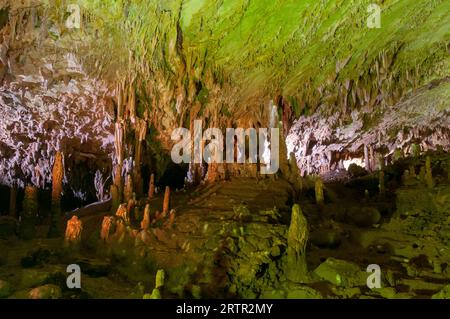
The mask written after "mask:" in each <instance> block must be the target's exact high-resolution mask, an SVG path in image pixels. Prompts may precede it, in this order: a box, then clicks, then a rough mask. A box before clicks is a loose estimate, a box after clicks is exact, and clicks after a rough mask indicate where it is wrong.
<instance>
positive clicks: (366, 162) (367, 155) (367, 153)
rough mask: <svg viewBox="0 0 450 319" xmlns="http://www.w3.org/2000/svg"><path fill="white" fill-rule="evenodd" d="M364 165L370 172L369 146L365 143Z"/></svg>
mask: <svg viewBox="0 0 450 319" xmlns="http://www.w3.org/2000/svg"><path fill="white" fill-rule="evenodd" d="M364 167H365V169H366V171H368V172H370V159H369V148H368V147H367V145H364Z"/></svg>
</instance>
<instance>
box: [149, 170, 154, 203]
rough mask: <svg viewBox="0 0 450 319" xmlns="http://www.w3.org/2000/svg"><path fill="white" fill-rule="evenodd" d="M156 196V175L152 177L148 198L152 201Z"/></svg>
mask: <svg viewBox="0 0 450 319" xmlns="http://www.w3.org/2000/svg"><path fill="white" fill-rule="evenodd" d="M153 196H155V174H153V173H152V174H151V175H150V183H149V187H148V198H149V199H152V198H153Z"/></svg>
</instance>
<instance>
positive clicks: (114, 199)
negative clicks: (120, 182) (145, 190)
mask: <svg viewBox="0 0 450 319" xmlns="http://www.w3.org/2000/svg"><path fill="white" fill-rule="evenodd" d="M110 193H111V213H114V212H116V211H117V208H119V205H120V195H119V189H118V187H117V185H115V184H111V187H110Z"/></svg>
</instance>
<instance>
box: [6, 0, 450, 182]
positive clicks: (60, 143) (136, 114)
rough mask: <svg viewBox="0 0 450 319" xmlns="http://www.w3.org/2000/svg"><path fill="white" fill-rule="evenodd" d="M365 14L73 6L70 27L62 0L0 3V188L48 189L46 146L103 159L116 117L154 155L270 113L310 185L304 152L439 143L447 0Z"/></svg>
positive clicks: (220, 0)
mask: <svg viewBox="0 0 450 319" xmlns="http://www.w3.org/2000/svg"><path fill="white" fill-rule="evenodd" d="M372 2H374V1H373V0H364V1H361V0H336V1H316V0H304V1H298V0H286V1H272V0H257V1H256V0H211V1H209V0H208V1H205V0H170V1H167V0H150V1H149V0H135V1H127V0H117V1H116V0H114V1H113V0H103V1H92V0H79V1H78V2H77V3H78V4H79V5H80V9H81V11H80V12H81V27H80V28H79V29H77V28H69V27H68V26H67V25H66V22H67V17H68V15H69V14H68V13H67V9H68V8H67V3H65V2H64V1H53V0H52V1H39V0H34V1H31V0H27V1H25V0H23V1H15V0H14V1H13V0H10V1H8V0H1V1H0V7H2V8H3V9H1V11H0V26H1V28H2V29H1V32H0V33H1V34H0V35H1V47H0V76H1V77H2V79H3V87H2V93H1V95H2V103H1V104H0V107H1V108H2V110H1V112H2V115H3V117H4V119H5V121H4V122H2V125H1V128H0V130H2V131H0V136H1V140H0V150H1V152H2V159H1V161H2V163H3V164H1V165H3V166H2V167H3V173H0V174H2V175H1V176H2V177H1V178H2V181H3V182H4V183H11V182H12V181H13V180H14V178H15V176H16V177H19V176H22V177H21V178H22V180H21V183H23V179H25V180H26V181H27V182H29V181H32V182H33V183H35V184H41V183H44V180H46V181H48V180H49V177H48V172H49V169H48V168H49V163H51V160H52V154H53V153H54V152H55V150H56V149H57V148H61V150H63V151H66V152H68V153H74V154H76V153H89V154H91V155H92V156H96V155H95V153H96V151H97V152H100V153H102V154H112V148H113V139H112V136H113V132H112V130H113V125H112V122H113V121H118V118H120V116H118V109H119V108H125V109H126V112H129V113H130V119H127V118H126V119H125V122H126V121H129V120H130V123H125V122H124V123H123V124H124V126H125V127H126V128H127V130H128V131H127V132H128V133H131V132H129V131H133V130H137V127H138V125H137V124H136V123H141V122H140V121H141V120H144V121H145V123H147V124H148V126H149V128H150V129H149V130H148V132H150V134H149V135H150V136H151V137H150V138H149V140H150V139H151V142H149V143H153V141H157V142H158V143H160V144H161V149H162V150H165V151H166V153H167V152H168V151H169V150H170V148H171V146H172V141H171V140H170V134H171V132H172V131H173V130H174V129H175V128H177V127H180V126H183V127H187V128H191V127H192V122H193V120H195V119H202V120H203V122H204V127H219V128H225V127H261V126H262V127H265V126H268V125H269V121H270V114H271V111H272V107H271V106H272V105H275V107H276V108H277V109H278V112H279V115H280V116H279V118H280V119H283V121H282V125H283V128H284V132H285V134H287V133H288V131H289V128H290V127H291V125H292V124H293V121H294V119H298V118H300V119H299V120H298V121H297V122H296V123H295V124H294V126H293V127H292V129H291V130H290V135H289V138H288V146H289V147H290V151H294V152H295V153H296V155H297V161H298V163H299V165H300V167H301V168H302V169H304V167H305V166H304V161H305V160H307V161H309V162H310V164H308V165H310V167H315V168H312V169H311V172H315V171H317V170H319V171H320V169H319V167H321V166H322V164H323V163H322V160H321V159H320V158H319V159H318V158H317V157H316V156H315V155H314V156H312V157H310V158H309V160H308V159H307V158H306V157H305V154H306V153H307V152H312V153H314V154H318V155H319V157H323V156H325V157H326V156H328V154H329V152H342V153H348V154H351V153H360V152H361V145H369V146H370V147H371V148H377V147H378V146H377V145H381V144H383V143H386V145H384V147H387V149H388V152H387V154H389V153H392V150H393V149H395V148H397V147H406V148H407V146H406V144H405V143H406V142H405V141H408V139H409V138H410V135H411V134H412V135H411V136H414V139H418V140H420V141H418V142H419V144H420V143H423V144H424V145H425V146H426V145H429V146H430V148H433V147H435V146H436V145H443V146H445V145H447V144H448V129H447V127H446V125H447V126H448V122H447V121H448V112H447V111H448V108H449V106H448V104H446V102H445V98H446V97H447V96H448V94H447V93H448V83H447V82H446V80H444V79H446V77H447V76H448V75H449V73H450V72H449V66H450V63H449V62H450V59H449V43H448V39H449V38H450V34H449V32H450V31H449V28H448V25H450V7H449V6H450V4H449V2H448V1H444V0H423V1H415V0H405V1H394V0H385V1H375V2H376V3H378V4H379V5H380V7H381V10H382V12H381V28H380V29H370V28H368V27H367V25H366V21H367V19H368V16H369V13H368V11H367V8H368V5H369V4H371V3H372ZM433 81H437V82H438V83H440V84H439V86H438V87H437V88H433V89H432V90H429V92H427V93H424V91H423V90H425V89H423V87H425V86H427V85H430V84H431V85H432V83H434V82H433ZM434 93H436V94H434ZM424 96H425V97H427V99H426V101H423V99H422V97H424ZM447 100H448V99H447ZM442 103H444V104H443V105H442ZM125 104H126V106H125ZM394 105H395V106H394ZM411 105H415V106H416V107H417V108H420V112H418V113H417V112H415V111H414V110H413V109H412V108H411ZM393 106H394V107H393ZM19 119H21V120H22V122H19ZM23 120H26V121H25V122H23ZM121 120H122V119H121ZM33 121H34V122H33ZM44 123H47V124H45V125H47V126H50V128H51V130H48V129H45V127H44ZM426 128H428V129H426ZM430 130H431V131H432V132H430ZM403 131H404V132H405V134H406V135H405V136H404V137H398V134H400V133H401V132H403ZM308 132H309V133H308ZM392 132H395V133H392ZM305 134H306V135H305ZM308 134H309V135H308ZM311 134H312V135H314V140H315V143H316V146H314V147H315V148H314V147H313V146H311V145H312V144H311V145H307V146H305V144H302V143H304V142H303V141H306V140H305V139H308V138H309V137H308V136H310V135H311ZM129 135H130V136H131V135H132V134H129ZM24 136H28V137H26V138H24ZM421 139H423V141H422V140H421ZM21 143H22V144H21ZM133 143H134V141H131V139H130V140H128V141H126V144H127V147H128V150H127V152H128V151H130V149H132V147H131V148H130V147H129V145H132V144H133ZM305 143H306V142H305ZM446 143H447V144H446ZM306 144H308V143H306ZM425 146H424V148H425ZM158 147H159V146H158ZM310 147H313V148H312V149H311V150H308V149H309V148H310ZM305 148H306V149H305ZM302 149H305V151H304V153H302V151H301V150H302ZM132 152H133V151H132V150H131V151H130V152H129V153H130V154H127V155H126V157H128V156H132V155H133V154H132ZM155 153H160V151H159V149H158V150H157V151H155ZM312 153H311V154H309V153H308V154H306V156H311V155H313V154H312ZM33 154H34V155H33ZM111 157H113V156H111ZM316 161H317V162H316ZM39 162H41V164H39ZM43 162H45V163H43ZM312 162H314V163H312ZM302 163H303V164H302ZM325 163H326V160H325ZM329 164H330V161H328V164H327V165H328V166H329ZM36 165H38V166H39V167H41V166H42V167H45V168H44V171H45V172H44V173H43V175H44V176H45V177H43V178H39V177H38V176H40V175H39V174H38V175H36V173H34V172H35V170H36ZM162 166H164V165H162Z"/></svg>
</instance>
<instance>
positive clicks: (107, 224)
mask: <svg viewBox="0 0 450 319" xmlns="http://www.w3.org/2000/svg"><path fill="white" fill-rule="evenodd" d="M113 224H114V217H113V216H105V217H103V222H102V229H101V231H100V238H101V239H102V240H103V241H104V242H107V241H108V240H109V234H110V233H111V228H112V226H113Z"/></svg>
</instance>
